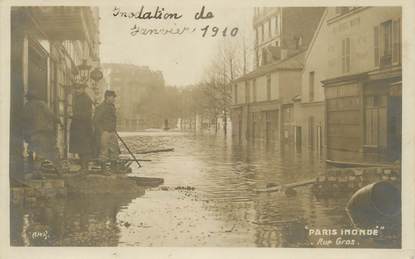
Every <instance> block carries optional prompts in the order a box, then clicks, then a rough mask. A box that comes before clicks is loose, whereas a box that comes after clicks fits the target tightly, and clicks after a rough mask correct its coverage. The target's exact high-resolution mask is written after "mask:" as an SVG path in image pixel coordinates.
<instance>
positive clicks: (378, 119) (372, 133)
mask: <svg viewBox="0 0 415 259" xmlns="http://www.w3.org/2000/svg"><path fill="white" fill-rule="evenodd" d="M386 102H387V98H386V96H366V97H365V131H366V134H365V145H368V146H386V128H387V125H386V116H387V112H386Z"/></svg>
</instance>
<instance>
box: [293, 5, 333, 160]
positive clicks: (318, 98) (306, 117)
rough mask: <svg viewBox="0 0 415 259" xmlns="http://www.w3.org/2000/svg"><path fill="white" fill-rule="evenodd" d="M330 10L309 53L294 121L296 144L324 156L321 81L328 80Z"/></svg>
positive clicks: (322, 92)
mask: <svg viewBox="0 0 415 259" xmlns="http://www.w3.org/2000/svg"><path fill="white" fill-rule="evenodd" d="M327 13H328V9H327V8H326V10H325V12H324V13H323V15H322V17H321V19H320V23H319V25H318V27H317V29H316V31H315V33H314V36H313V38H312V39H311V42H310V44H309V46H308V49H307V51H306V54H305V60H304V69H303V71H302V76H301V95H300V96H299V98H298V101H297V102H295V104H294V105H295V109H296V111H298V112H297V113H296V116H295V118H294V123H295V143H296V145H297V146H298V147H305V148H308V149H310V150H312V151H317V152H319V153H320V154H322V155H323V154H324V148H325V137H324V134H325V102H324V101H325V98H324V88H323V87H322V85H323V84H322V83H321V81H322V80H324V79H326V78H327V71H328V61H327V59H326V58H324V57H325V55H326V53H327V46H328V37H329V30H328V26H327Z"/></svg>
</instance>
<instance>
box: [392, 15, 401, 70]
mask: <svg viewBox="0 0 415 259" xmlns="http://www.w3.org/2000/svg"><path fill="white" fill-rule="evenodd" d="M392 33H393V37H392V46H393V50H392V62H393V63H400V62H401V20H400V19H397V20H394V21H393V23H392Z"/></svg>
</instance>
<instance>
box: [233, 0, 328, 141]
mask: <svg viewBox="0 0 415 259" xmlns="http://www.w3.org/2000/svg"><path fill="white" fill-rule="evenodd" d="M323 12H324V8H320V7H318V8H317V7H309V8H297V7H282V8H280V7H278V8H277V7H275V8H255V10H254V19H253V25H254V29H255V31H256V40H255V46H256V47H255V51H256V64H257V67H256V69H255V70H254V71H252V72H250V73H248V74H246V75H244V76H242V77H240V78H238V79H236V80H235V81H234V84H233V88H232V97H233V100H232V104H233V105H232V107H231V113H232V114H231V119H232V132H233V135H234V137H236V138H237V139H239V141H242V142H243V141H246V140H249V139H264V140H266V141H267V142H271V141H272V142H274V141H282V142H294V140H295V120H294V119H295V111H294V108H295V101H296V100H297V99H298V96H300V93H301V76H302V73H301V72H302V69H303V67H304V57H305V54H306V52H305V50H306V49H307V46H308V44H309V42H310V41H311V39H312V37H313V35H314V31H315V30H316V28H317V26H318V24H319V21H320V18H321V16H322V14H323Z"/></svg>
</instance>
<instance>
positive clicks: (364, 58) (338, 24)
mask: <svg viewBox="0 0 415 259" xmlns="http://www.w3.org/2000/svg"><path fill="white" fill-rule="evenodd" d="M337 16H338V15H336V9H335V8H329V9H328V20H327V22H328V30H329V40H328V42H329V45H328V52H327V55H328V65H329V69H328V74H327V76H328V78H333V77H338V76H342V75H347V74H355V73H359V72H366V71H370V70H373V69H375V57H374V54H375V51H374V38H375V37H374V33H375V32H374V27H375V26H377V25H379V24H381V23H382V22H385V21H387V20H389V19H397V18H399V17H401V8H400V7H387V8H386V7H366V8H360V9H356V10H355V11H352V14H349V15H345V16H342V17H337ZM340 18H341V19H340ZM345 38H349V39H350V71H349V72H342V40H343V39H345Z"/></svg>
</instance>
